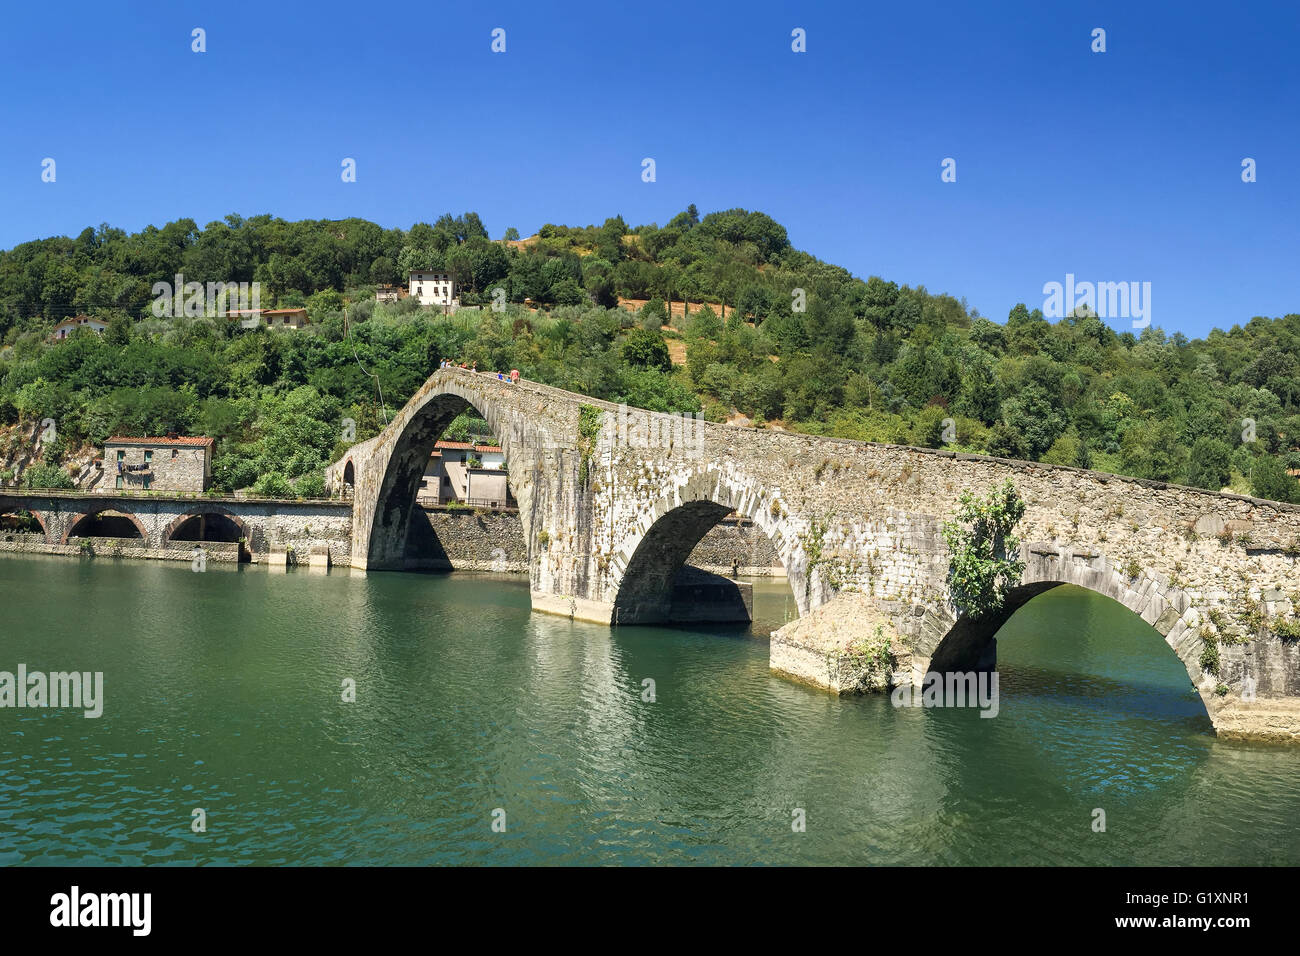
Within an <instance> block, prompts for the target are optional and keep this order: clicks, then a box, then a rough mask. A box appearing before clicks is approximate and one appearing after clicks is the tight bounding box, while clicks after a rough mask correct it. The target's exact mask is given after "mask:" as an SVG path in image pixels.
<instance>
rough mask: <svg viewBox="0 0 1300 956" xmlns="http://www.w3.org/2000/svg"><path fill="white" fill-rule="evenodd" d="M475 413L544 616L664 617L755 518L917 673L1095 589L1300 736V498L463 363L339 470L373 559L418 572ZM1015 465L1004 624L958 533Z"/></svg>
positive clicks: (824, 592)
mask: <svg viewBox="0 0 1300 956" xmlns="http://www.w3.org/2000/svg"><path fill="white" fill-rule="evenodd" d="M471 407H472V408H473V409H475V410H476V411H477V412H478V413H479V414H480V415H481V416H482V417H483V418H485V419H486V420H487V422H488V424H489V425H490V427H491V428H492V430H493V432H494V433H495V435H496V436H497V438H498V440H499V441H500V443H501V445H502V448H503V451H504V452H505V457H506V462H507V467H508V469H509V482H510V485H511V491H512V492H513V494H514V496H515V498H516V500H517V501H518V503H519V508H520V517H521V521H522V524H523V529H524V534H525V537H526V539H527V547H528V555H529V567H530V571H529V578H530V588H531V594H532V603H533V607H534V609H535V610H540V611H547V612H551V613H558V614H563V615H566V616H570V617H573V618H576V619H582V620H589V621H596V622H600V623H606V624H624V623H652V622H656V621H661V620H663V619H664V614H665V613H666V608H667V601H668V599H669V598H668V594H669V592H670V585H671V581H672V579H673V577H674V576H675V573H676V571H677V570H678V569H679V568H680V567H681V566H682V563H683V562H684V561H685V560H686V558H687V556H688V555H689V554H690V552H691V550H692V549H693V548H694V546H695V544H696V543H697V542H698V541H699V539H700V538H701V537H702V536H703V534H704V533H705V532H706V531H707V530H708V529H709V528H710V527H712V525H713V524H714V523H716V522H717V521H718V520H719V519H720V518H721V517H722V516H723V515H725V514H726V513H728V512H731V511H736V512H738V513H739V514H741V515H743V516H745V517H746V518H749V519H751V520H752V521H753V522H755V523H756V524H757V525H758V526H759V527H761V528H762V529H763V531H764V532H766V534H767V535H768V536H769V537H770V539H771V540H772V542H773V544H774V546H775V548H776V550H777V551H778V553H779V554H780V557H781V560H782V562H783V564H784V566H785V569H786V572H787V574H788V578H789V582H790V586H791V589H792V591H793V592H794V597H795V599H796V601H797V602H798V606H799V611H800V614H806V613H807V612H808V611H810V610H812V609H814V608H816V607H819V606H820V605H821V604H823V603H825V602H826V601H828V600H829V599H831V598H832V597H833V596H834V595H835V594H836V593H838V592H840V591H845V590H849V591H860V592H864V593H866V594H868V595H870V596H871V597H872V598H873V599H874V601H875V602H876V603H877V605H878V607H879V608H880V609H881V610H882V611H883V612H884V613H885V614H886V615H887V616H888V617H889V618H890V619H891V620H892V621H893V623H894V625H895V628H896V630H897V631H898V633H899V635H900V636H901V637H902V639H903V640H904V642H905V643H906V644H907V645H908V646H909V647H910V649H911V652H912V655H913V676H914V679H915V680H919V679H920V678H921V675H923V674H924V673H925V672H926V671H927V670H929V669H931V668H933V669H942V670H958V669H975V668H977V667H981V666H983V667H987V666H989V664H990V663H991V660H992V656H993V654H994V648H995V644H994V638H993V635H994V634H995V633H996V630H997V628H998V627H1000V626H1001V624H1002V623H1003V622H1004V621H1005V619H1006V618H1007V617H1009V616H1010V614H1011V613H1012V612H1013V611H1014V610H1015V609H1016V608H1017V607H1019V606H1020V605H1021V604H1023V603H1024V602H1025V601H1027V600H1029V599H1030V598H1031V597H1033V596H1034V595H1036V594H1038V593H1041V592H1042V591H1044V590H1046V589H1048V588H1050V587H1054V586H1056V585H1059V584H1064V583H1068V584H1076V585H1080V586H1082V587H1086V588H1089V589H1091V590H1094V591H1097V592H1099V593H1101V594H1104V595H1106V596H1108V597H1110V598H1113V599H1114V600H1116V601H1118V602H1119V603H1121V604H1123V605H1124V606H1125V607H1128V608H1129V609H1131V610H1132V611H1133V612H1134V613H1136V614H1138V615H1140V616H1141V617H1142V619H1143V620H1145V621H1146V622H1147V623H1149V624H1150V625H1151V626H1152V627H1153V628H1155V630H1156V631H1157V632H1159V633H1160V634H1161V635H1162V636H1163V637H1164V639H1165V642H1166V643H1167V644H1168V645H1169V647H1170V648H1171V649H1172V650H1173V651H1174V653H1175V654H1177V656H1178V657H1179V659H1180V660H1181V661H1182V662H1183V664H1184V665H1185V666H1186V668H1187V672H1188V675H1189V676H1190V678H1191V680H1192V682H1193V684H1194V685H1196V687H1197V688H1198V690H1199V691H1200V693H1201V696H1202V699H1203V700H1204V701H1205V703H1206V707H1207V710H1208V711H1209V713H1210V715H1211V718H1212V719H1213V720H1214V721H1215V723H1216V726H1217V727H1219V728H1220V729H1221V730H1222V729H1225V728H1229V729H1230V728H1231V726H1232V725H1233V723H1234V721H1236V720H1237V719H1238V717H1237V716H1234V715H1239V713H1240V712H1241V711H1242V710H1243V709H1247V710H1248V709H1250V708H1251V707H1258V708H1262V709H1265V710H1269V715H1268V716H1267V717H1261V718H1259V719H1260V720H1263V721H1264V722H1265V723H1269V724H1270V726H1271V727H1272V729H1277V730H1280V731H1281V733H1282V735H1286V734H1287V733H1290V734H1293V735H1295V736H1300V647H1297V644H1296V642H1294V641H1287V640H1283V639H1282V638H1280V637H1279V636H1277V635H1276V634H1275V633H1274V632H1273V630H1272V629H1271V624H1276V623H1277V622H1279V621H1282V620H1286V619H1290V618H1292V617H1293V616H1294V615H1295V613H1296V610H1295V608H1293V605H1292V600H1291V595H1292V594H1293V593H1295V592H1300V569H1298V567H1297V560H1298V559H1297V557H1296V556H1295V555H1296V554H1297V551H1300V507H1296V506H1291V505H1284V504H1279V503H1276V502H1269V501H1261V500H1258V499H1253V498H1247V497H1243V496H1237V495H1228V494H1218V493H1213V492H1206V491H1201V490H1196V489H1191V488H1184V487H1180V486H1174V485H1166V484H1164V483H1161V482H1153V481H1143V480H1138V479H1130V478H1122V477H1117V476H1114V475H1107V474H1102V473H1098V472H1089V471H1084V470H1081V469H1076V468H1067V467H1060V466H1049V465H1041V464H1035V463H1030V462H1020V461H1010V460H1005V459H995V458H988V457H983V456H975V455H964V454H957V453H953V452H947V451H941V450H930V449H917V448H910V447H900V446H893V445H881V444H872V443H864V442H856V441H849V440H842V439H829V438H821V437H817V436H808V435H800V434H795V433H789V432H783V431H775V430H757V429H747V428H746V429H742V428H736V427H732V426H727V425H720V424H714V423H705V422H701V421H695V420H690V419H688V420H687V421H686V422H683V421H682V418H681V417H679V416H671V415H661V414H658V413H650V412H643V411H640V410H636V409H633V410H630V412H629V411H628V410H627V409H620V407H619V406H616V405H613V404H610V403H608V402H602V401H598V400H595V399H590V398H587V397H585V396H581V395H576V394H572V393H569V392H564V391H561V390H559V389H555V388H551V387H548V386H543V385H538V384H535V383H531V382H520V383H519V384H516V385H511V384H510V383H509V382H502V381H500V380H499V379H497V378H496V377H495V375H486V374H482V373H479V374H474V373H471V372H466V371H463V370H445V371H439V372H438V373H436V374H434V375H433V376H432V377H431V378H430V379H429V380H428V381H427V382H426V383H425V385H424V386H423V387H422V388H421V389H420V391H419V392H417V394H416V395H415V396H414V397H413V398H412V399H411V401H410V402H408V403H407V405H406V406H405V407H404V408H403V409H402V410H401V411H400V412H399V413H398V414H397V415H396V417H395V418H394V419H393V421H392V422H391V423H390V424H389V425H388V427H387V428H386V429H385V430H384V431H383V432H382V433H381V434H380V435H378V436H377V437H375V438H373V439H371V440H369V441H367V442H363V443H361V444H358V445H356V446H354V447H353V448H352V449H350V450H349V452H348V454H347V455H346V456H344V458H342V459H340V460H339V461H338V462H335V463H334V464H333V465H332V466H331V467H330V469H329V471H328V474H327V477H328V480H329V482H330V484H331V486H332V487H334V488H336V489H337V488H338V487H339V486H340V485H341V483H342V482H343V477H344V475H345V473H346V474H347V475H348V477H350V478H352V479H353V480H354V482H355V485H354V488H353V489H352V494H353V502H354V507H353V513H352V528H351V533H352V548H351V563H352V566H353V567H357V568H370V569H397V568H401V567H403V566H404V560H405V559H404V556H403V555H404V548H405V539H406V532H407V528H408V525H409V519H410V515H411V512H412V504H413V502H414V498H415V492H416V489H417V487H418V485H419V482H420V480H421V477H422V475H423V471H424V467H425V465H426V463H427V462H428V460H429V454H430V452H431V451H432V448H433V444H434V442H435V441H437V439H438V438H439V437H440V436H441V435H442V433H443V431H444V429H445V428H446V426H447V425H448V424H449V423H450V422H451V420H452V419H453V418H454V417H455V416H456V415H457V414H459V413H460V412H462V411H465V410H466V409H467V408H471ZM1006 478H1010V479H1011V480H1012V481H1013V482H1014V484H1015V486H1016V488H1017V489H1018V491H1019V492H1020V494H1021V496H1022V497H1023V499H1024V500H1025V503H1026V513H1025V517H1024V519H1023V520H1022V522H1021V525H1020V528H1019V533H1020V536H1021V540H1022V542H1023V544H1022V552H1023V555H1024V557H1025V559H1026V570H1025V573H1024V578H1023V580H1022V582H1021V586H1020V587H1019V588H1017V589H1016V591H1015V592H1014V593H1013V595H1012V600H1011V602H1010V605H1009V606H1008V608H1007V609H1006V610H1005V611H1004V613H1003V614H1002V615H1001V616H1000V618H999V619H997V620H990V621H984V622H981V623H980V624H979V625H978V626H972V625H971V623H970V622H969V621H966V620H964V619H963V620H961V621H959V620H957V617H956V615H955V614H954V612H953V609H952V607H951V605H950V604H949V593H948V588H947V568H948V553H947V547H946V544H945V543H944V541H943V538H942V536H941V534H940V526H941V523H942V522H943V521H944V520H946V519H947V518H949V517H950V516H951V515H952V514H953V512H954V511H955V509H956V507H957V505H958V498H959V496H960V495H961V493H962V492H963V491H965V490H971V491H974V492H976V493H977V494H985V493H987V491H988V490H989V489H990V488H991V487H992V486H993V485H995V484H996V483H998V482H1000V481H1002V480H1004V479H1006ZM1261 622H1263V623H1262V624H1261ZM1270 622H1271V623H1270ZM1207 639H1208V640H1210V641H1212V642H1214V641H1217V642H1218V644H1219V654H1220V665H1219V670H1218V673H1217V674H1215V673H1206V672H1204V671H1203V669H1202V666H1201V658H1202V652H1203V650H1204V649H1205V648H1206V643H1207ZM1252 690H1253V694H1254V695H1255V698H1256V700H1255V703H1254V704H1252V703H1251V700H1250V698H1251V694H1252ZM1243 694H1244V695H1245V699H1244V700H1243ZM1270 701H1271V703H1266V702H1270ZM1270 708H1271V709H1270ZM1242 719H1243V720H1244V722H1245V723H1249V722H1250V721H1251V720H1252V719H1253V718H1242ZM1258 722H1259V721H1258V720H1256V723H1258Z"/></svg>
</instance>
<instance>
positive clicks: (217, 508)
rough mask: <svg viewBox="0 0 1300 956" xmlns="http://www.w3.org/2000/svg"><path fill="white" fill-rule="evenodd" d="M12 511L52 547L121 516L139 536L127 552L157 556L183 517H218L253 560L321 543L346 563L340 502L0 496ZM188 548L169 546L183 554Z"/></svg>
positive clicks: (347, 514) (344, 512)
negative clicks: (83, 527) (93, 521)
mask: <svg viewBox="0 0 1300 956" xmlns="http://www.w3.org/2000/svg"><path fill="white" fill-rule="evenodd" d="M15 511H30V512H31V513H32V515H34V516H35V518H36V520H37V521H38V522H39V523H40V526H41V533H40V538H41V539H43V543H44V544H45V545H47V546H54V547H57V546H60V545H67V544H68V543H69V538H70V537H71V536H72V535H73V533H74V532H75V531H76V530H77V526H78V524H79V523H80V522H82V521H83V520H84V519H87V518H90V517H92V516H93V515H96V514H99V513H101V512H109V513H110V514H115V515H124V516H125V517H126V518H127V519H128V520H129V521H130V522H131V523H132V524H133V525H134V526H135V529H136V531H137V532H138V533H139V534H140V538H139V539H138V540H136V539H124V542H125V544H126V546H127V547H128V548H129V549H131V550H133V551H142V552H150V553H153V554H156V555H158V556H161V553H162V552H165V551H168V550H172V549H173V543H172V540H171V536H172V534H173V533H174V532H175V531H177V529H179V528H180V527H181V525H183V524H184V523H185V522H186V521H187V520H188V519H189V518H192V517H195V516H198V515H223V516H225V517H227V518H229V519H230V520H232V521H233V522H234V523H235V524H236V525H237V526H238V527H239V529H240V532H241V536H242V537H244V538H245V539H246V544H245V547H246V549H247V550H248V551H249V552H251V553H252V554H253V555H264V554H266V553H267V552H268V551H269V550H270V548H271V546H272V545H276V546H279V547H284V546H286V545H291V546H293V547H294V548H295V550H298V551H300V552H301V553H303V554H306V553H308V551H309V550H310V548H311V547H312V546H313V545H322V544H324V545H327V546H328V547H329V549H330V557H331V560H332V561H334V562H335V563H338V564H347V563H348V561H349V560H350V558H351V544H352V533H351V532H352V506H351V504H348V503H343V502H327V501H314V502H308V501H270V500H258V499H244V498H208V497H204V498H193V497H191V498H185V497H175V498H169V497H164V496H160V495H153V494H151V495H147V496H143V495H142V496H133V495H115V494H111V493H110V494H103V495H87V494H82V493H78V492H59V491H39V492H24V491H3V492H0V513H8V512H15ZM193 545H194V542H192V541H185V542H180V541H178V542H176V543H175V547H180V548H183V549H185V550H188V549H191V548H192V547H193Z"/></svg>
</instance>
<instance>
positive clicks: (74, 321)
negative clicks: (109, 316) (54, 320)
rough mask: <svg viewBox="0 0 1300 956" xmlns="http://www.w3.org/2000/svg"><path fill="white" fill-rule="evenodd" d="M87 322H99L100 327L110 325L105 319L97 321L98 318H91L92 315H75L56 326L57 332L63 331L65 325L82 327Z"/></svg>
mask: <svg viewBox="0 0 1300 956" xmlns="http://www.w3.org/2000/svg"><path fill="white" fill-rule="evenodd" d="M86 322H98V323H99V324H100V325H103V326H107V325H108V323H107V322H105V321H104V320H103V319H97V318H95V317H94V316H91V315H74V316H71V317H69V318H66V319H64V320H63V321H61V322H60V323H59V324H58V325H56V326H55V327H54V328H55V329H56V330H57V329H61V328H63V327H64V326H65V325H82V324H84V323H86Z"/></svg>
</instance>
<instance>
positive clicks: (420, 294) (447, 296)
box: [408, 272, 457, 306]
mask: <svg viewBox="0 0 1300 956" xmlns="http://www.w3.org/2000/svg"><path fill="white" fill-rule="evenodd" d="M409 279H410V287H409V289H408V291H409V293H410V294H411V295H412V296H414V297H415V298H416V299H418V300H419V302H420V305H453V306H454V305H456V304H457V302H456V284H455V283H454V282H453V281H452V279H451V275H450V274H449V273H447V272H412V273H411V274H410V277H409Z"/></svg>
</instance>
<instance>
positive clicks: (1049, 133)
mask: <svg viewBox="0 0 1300 956" xmlns="http://www.w3.org/2000/svg"><path fill="white" fill-rule="evenodd" d="M729 6H730V9H719V8H718V5H715V4H710V3H700V2H693V3H681V4H678V3H670V2H660V0H654V2H651V3H644V4H642V3H635V2H606V3H601V4H582V3H564V4H554V5H551V4H543V3H537V2H531V3H521V4H513V3H492V4H486V3H465V4H439V3H429V2H423V3H411V4H391V5H388V4H382V3H358V2H355V0H349V2H347V3H336V2H334V0H319V2H314V3H301V4H285V3H278V2H260V3H243V2H220V3H184V4H178V3H174V2H166V3H163V2H157V3H154V2H128V3H102V2H100V3H94V4H90V3H74V4H58V5H55V4H39V3H22V4H10V5H6V7H5V10H4V14H3V16H4V21H3V22H4V26H3V28H2V29H3V32H2V33H0V76H3V79H4V85H3V89H4V95H3V96H2V97H0V130H3V135H2V136H0V182H2V183H3V184H4V185H3V188H0V247H4V248H9V247H12V246H13V245H15V244H16V243H19V242H23V241H26V240H29V239H34V238H40V237H46V236H52V235H71V236H75V235H76V234H77V233H78V232H80V231H81V230H82V229H84V228H85V227H86V226H88V225H98V224H99V223H101V222H108V223H110V224H112V225H115V226H119V227H121V228H124V229H127V230H129V231H135V230H138V229H140V228H141V227H143V226H145V225H147V224H150V223H153V224H157V225H162V224H163V223H164V222H166V221H168V220H172V219H177V218H181V217H185V216H189V217H192V218H193V219H194V220H196V221H197V222H198V223H199V224H200V225H203V224H206V223H208V222H210V221H212V220H214V219H219V218H221V217H223V216H224V215H226V214H227V213H230V212H239V213H241V214H243V215H254V214H258V213H263V212H267V213H272V214H274V215H278V216H281V217H284V218H287V219H300V218H342V217H345V216H360V217H364V218H367V219H372V220H374V221H376V222H379V223H381V224H383V225H385V226H400V227H403V228H407V227H409V226H410V225H411V224H412V223H413V222H417V221H429V222H431V221H433V219H435V218H436V217H437V216H438V215H439V214H440V213H442V212H452V213H453V214H455V213H460V212H463V211H465V210H475V211H477V212H478V213H479V214H480V215H481V216H482V217H483V220H484V222H485V223H486V224H487V226H488V228H489V230H490V231H491V233H492V235H493V236H494V237H496V236H499V235H501V233H502V232H503V231H504V230H505V229H506V227H508V226H514V227H516V228H517V229H519V231H520V233H521V234H523V235H528V234H530V233H532V232H534V231H535V230H536V229H537V227H538V226H540V225H541V224H543V223H545V222H557V223H564V224H569V225H585V224H587V223H599V222H602V221H603V220H604V219H605V218H606V217H607V216H611V215H615V214H621V215H622V216H623V217H624V218H625V219H626V220H627V221H628V222H629V223H631V224H634V225H635V224H638V223H643V222H658V223H660V224H661V225H662V224H664V223H666V222H667V220H668V219H669V218H671V216H672V215H673V214H674V213H676V212H678V211H680V210H681V209H683V208H684V207H685V206H686V205H687V204H688V203H691V202H694V203H696V204H697V206H698V207H699V208H700V210H701V212H707V211H711V210H714V209H723V208H729V207H732V206H743V207H746V208H749V209H760V210H763V211H765V212H767V213H769V214H770V215H772V216H773V217H774V218H776V219H777V220H778V221H779V222H781V223H782V224H784V225H785V226H786V227H787V228H788V229H789V232H790V238H791V240H792V242H793V243H794V244H795V245H796V246H797V247H799V248H801V249H805V250H807V251H809V252H811V253H813V254H814V255H816V256H818V257H820V258H822V259H825V260H827V261H829V262H833V263H836V264H838V265H842V266H844V267H846V268H848V269H850V270H851V271H853V272H854V273H855V274H857V275H860V276H863V277H866V276H869V275H881V276H883V277H885V278H887V279H892V280H894V281H897V282H899V283H908V284H913V285H916V284H923V285H925V286H926V287H927V288H928V289H930V291H932V292H949V293H951V294H953V295H957V296H963V295H964V296H966V298H967V299H968V300H969V302H970V304H971V305H973V306H975V307H977V308H978V309H979V310H980V311H981V312H982V313H984V314H985V315H988V316H990V317H992V318H995V319H997V320H999V321H1001V320H1004V319H1005V318H1006V314H1007V311H1008V310H1009V309H1010V307H1011V306H1012V305H1013V304H1015V303H1016V302H1017V301H1024V302H1026V303H1027V304H1028V305H1029V306H1030V308H1034V307H1037V306H1041V304H1042V301H1043V293H1042V287H1043V284H1044V283H1045V282H1049V281H1064V278H1065V274H1066V273H1067V272H1072V273H1074V274H1075V275H1076V277H1077V279H1078V280H1079V281H1084V280H1088V281H1146V282H1150V283H1151V284H1152V319H1153V324H1155V325H1158V326H1161V327H1163V328H1164V329H1165V330H1166V331H1169V332H1172V331H1182V332H1184V333H1186V334H1188V335H1192V336H1199V335H1203V334H1204V333H1205V332H1206V331H1208V330H1209V329H1210V328H1211V327H1213V326H1219V327H1224V328H1226V327H1229V326H1231V325H1232V324H1234V323H1243V322H1245V321H1247V320H1249V319H1250V317H1251V316H1254V315H1270V316H1276V315H1283V314H1286V313H1288V312H1300V56H1297V52H1296V51H1297V48H1298V47H1300V5H1297V4H1296V3H1295V2H1276V3H1248V4H1226V3H1223V4H1211V3H1197V2H1180V3H1168V4H1154V3H1146V2H1143V3H1134V2H1132V0H1128V2H1119V3H1069V2H1066V3H1059V2H1042V0H1032V2H1015V3H965V2H963V3H951V4H944V3H916V4H897V3H896V4H866V3H861V2H853V3H844V4H839V3H828V4H817V5H813V6H808V7H807V8H803V7H800V6H797V5H787V4H772V3H763V2H747V3H744V4H741V3H736V4H732V5H729ZM194 27H202V28H204V29H205V30H206V31H207V52H206V53H203V54H196V53H193V52H191V50H190V44H191V38H190V31H191V29H192V28H194ZM494 27H502V28H504V29H505V30H506V44H507V50H506V52H505V53H504V54H493V53H492V52H491V51H490V48H489V47H490V41H491V37H490V32H491V30H492V29H493V28H494ZM795 27H802V28H804V29H805V30H806V31H807V38H808V39H807V44H808V51H807V52H806V53H804V54H795V53H793V52H791V49H790V42H791V40H790V32H791V30H792V29H793V28H795ZM1095 27H1102V28H1104V29H1105V30H1106V33H1107V52H1106V53H1104V54H1095V53H1093V52H1092V51H1091V48H1090V47H1091V42H1092V41H1091V31H1092V30H1093V28H1095ZM47 156H48V157H52V158H54V159H55V160H56V162H57V176H58V179H57V182H56V183H54V184H47V183H42V182H41V179H40V174H41V161H42V159H43V158H44V157H47ZM647 156H649V157H653V158H654V159H655V160H656V163H657V172H658V181H657V182H655V183H650V184H648V183H643V182H642V181H641V175H640V174H641V160H642V158H643V157H647ZM1247 156H1249V157H1253V158H1254V159H1255V160H1256V161H1257V163H1258V182H1256V183H1253V184H1245V183H1243V182H1242V181H1241V161H1242V159H1243V158H1244V157H1247ZM344 157H352V158H355V159H356V161H357V180H358V181H357V182H356V183H352V184H345V183H343V182H342V181H341V179H340V171H341V167H340V163H341V161H342V159H343V158H344ZM945 157H953V158H955V159H956V161H957V182H956V183H953V184H946V183H943V182H941V181H940V176H939V174H940V163H941V161H942V160H943V159H944V158H945ZM1115 324H1117V325H1120V326H1122V325H1123V324H1124V323H1122V322H1120V323H1115Z"/></svg>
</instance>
